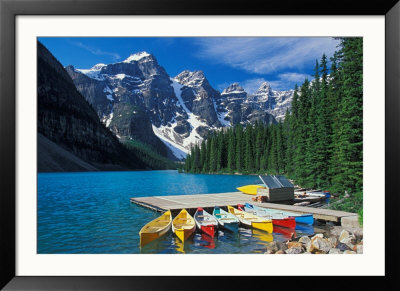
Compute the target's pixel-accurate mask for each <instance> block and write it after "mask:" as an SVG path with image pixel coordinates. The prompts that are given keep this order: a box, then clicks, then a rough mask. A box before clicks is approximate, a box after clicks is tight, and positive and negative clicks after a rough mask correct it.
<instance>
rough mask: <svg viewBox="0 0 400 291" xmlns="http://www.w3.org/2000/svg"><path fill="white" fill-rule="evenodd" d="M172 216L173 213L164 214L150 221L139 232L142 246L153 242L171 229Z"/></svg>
mask: <svg viewBox="0 0 400 291" xmlns="http://www.w3.org/2000/svg"><path fill="white" fill-rule="evenodd" d="M171 225H172V215H171V211H169V210H168V211H167V212H164V213H163V214H162V215H161V216H160V217H157V218H156V219H154V220H152V221H150V222H149V223H147V224H146V225H145V226H143V227H142V229H141V230H140V232H139V236H140V246H141V247H143V246H144V245H146V244H148V243H149V242H152V241H153V240H155V239H157V238H159V237H160V236H163V235H164V234H166V233H167V232H168V230H170V229H171Z"/></svg>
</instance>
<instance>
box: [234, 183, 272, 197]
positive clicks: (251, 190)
mask: <svg viewBox="0 0 400 291" xmlns="http://www.w3.org/2000/svg"><path fill="white" fill-rule="evenodd" d="M259 188H265V187H264V186H260V185H246V186H242V187H239V188H236V189H238V190H239V191H240V192H243V193H244V194H250V195H257V189H259Z"/></svg>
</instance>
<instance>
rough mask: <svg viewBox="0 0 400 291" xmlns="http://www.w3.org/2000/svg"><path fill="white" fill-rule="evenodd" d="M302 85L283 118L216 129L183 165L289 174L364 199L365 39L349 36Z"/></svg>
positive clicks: (201, 169)
mask: <svg viewBox="0 0 400 291" xmlns="http://www.w3.org/2000/svg"><path fill="white" fill-rule="evenodd" d="M294 89H295V94H294V96H293V101H292V106H291V110H290V111H287V112H286V117H285V119H284V121H283V122H279V123H278V124H272V125H264V124H262V123H255V124H254V125H247V126H246V127H243V126H241V125H237V126H235V127H232V128H229V129H227V130H224V131H218V132H214V133H212V134H211V135H209V136H208V138H207V140H205V141H202V143H201V144H198V145H196V146H194V147H192V149H191V153H190V154H189V155H188V157H187V159H186V162H185V164H184V167H183V169H184V170H185V171H186V172H193V173H218V172H220V173H235V172H238V173H265V172H267V173H272V174H284V175H286V176H288V177H290V178H293V179H294V180H295V181H296V183H297V184H299V185H301V186H303V187H315V188H324V189H330V190H331V191H337V192H339V193H344V191H345V190H347V191H348V192H349V193H353V194H354V197H355V203H356V204H357V203H358V204H360V203H362V194H361V193H362V187H363V174H362V170H363V159H362V157H363V40H362V38H342V39H341V42H340V45H339V47H338V50H337V51H336V52H335V54H334V56H333V57H332V58H331V59H330V62H329V63H328V59H327V57H326V56H325V55H323V56H322V58H321V60H320V61H316V63H315V69H314V78H313V80H312V81H311V82H310V81H309V80H307V79H306V80H305V81H304V83H303V84H302V85H301V86H300V87H297V86H296V87H295V88H294ZM357 193H358V194H357ZM359 206H360V205H358V206H357V205H354V207H356V208H357V207H358V208H359Z"/></svg>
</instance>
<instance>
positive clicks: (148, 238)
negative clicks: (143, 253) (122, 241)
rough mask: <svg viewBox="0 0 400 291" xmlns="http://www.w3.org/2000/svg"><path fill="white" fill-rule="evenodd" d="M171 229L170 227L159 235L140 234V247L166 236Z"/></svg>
mask: <svg viewBox="0 0 400 291" xmlns="http://www.w3.org/2000/svg"><path fill="white" fill-rule="evenodd" d="M170 229H171V225H169V227H167V228H166V229H164V230H163V231H161V232H159V233H142V234H140V246H141V247H143V246H145V245H147V244H148V243H151V242H152V241H153V240H156V239H158V238H160V237H161V236H163V235H164V234H166V233H167V232H168V231H169V230H170Z"/></svg>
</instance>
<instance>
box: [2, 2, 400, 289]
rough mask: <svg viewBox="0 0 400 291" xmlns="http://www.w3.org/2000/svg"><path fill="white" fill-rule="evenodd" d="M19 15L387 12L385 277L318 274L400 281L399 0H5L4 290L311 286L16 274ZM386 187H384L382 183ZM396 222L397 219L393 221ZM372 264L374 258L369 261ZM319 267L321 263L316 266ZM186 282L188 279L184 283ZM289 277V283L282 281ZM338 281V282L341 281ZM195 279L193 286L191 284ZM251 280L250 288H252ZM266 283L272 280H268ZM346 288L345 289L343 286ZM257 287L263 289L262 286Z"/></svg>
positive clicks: (346, 281) (303, 281)
mask: <svg viewBox="0 0 400 291" xmlns="http://www.w3.org/2000/svg"><path fill="white" fill-rule="evenodd" d="M18 15H384V16H385V65H386V67H385V74H386V80H385V193H377V195H383V194H385V219H386V225H385V249H386V255H385V273H386V275H385V276H382V277H356V278H355V277H342V278H340V279H339V278H338V279H335V280H333V282H337V283H338V284H339V285H336V284H331V283H330V282H332V280H331V279H329V278H323V277H319V280H321V281H322V282H319V284H321V283H323V282H324V283H323V284H324V285H323V286H320V287H321V288H323V289H331V288H333V289H339V290H342V289H352V290H354V288H357V289H359V287H360V286H364V288H365V286H366V285H368V284H370V283H372V281H374V283H378V284H379V285H378V286H379V289H381V290H384V289H391V288H392V287H391V286H396V285H399V284H398V283H399V280H398V272H399V270H398V265H399V263H398V261H397V260H396V259H395V256H394V255H393V254H391V252H392V251H391V250H393V252H395V251H396V242H397V240H398V231H397V229H393V224H394V223H395V224H397V223H396V220H395V219H396V212H398V211H397V205H398V202H399V198H398V197H399V195H398V193H397V191H396V190H397V189H396V186H397V185H396V180H398V172H399V171H398V170H397V166H398V165H399V164H400V163H399V153H398V152H399V148H400V143H399V140H400V130H399V124H400V120H399V113H400V112H399V108H400V102H399V99H400V97H399V96H400V85H399V84H400V59H399V52H400V40H399V36H400V31H399V28H400V21H399V20H400V3H398V0H383V1H360V0H352V1H345V0H336V1H332V0H327V1H321V0H303V1H271V0H264V1H257V0H250V1H246V2H245V3H244V2H243V1H236V0H231V1H225V0H223V1H218V2H217V1H210V0H205V1H201V2H190V1H182V0H168V1H165V0H133V1H127V0H97V1H95V0H61V1H55V0H14V1H11V0H0V39H1V48H0V49H1V52H0V78H1V79H0V94H1V95H0V171H1V174H0V181H1V183H0V186H1V188H0V193H1V194H0V223H1V226H0V233H1V236H0V246H1V247H0V253H1V257H0V265H1V270H2V271H1V276H0V287H2V288H3V287H4V286H5V285H6V284H7V283H8V284H7V286H6V287H4V290H61V289H62V290H69V289H76V290H128V289H129V290H132V289H134V290H169V289H171V290H178V289H204V290H213V289H221V288H224V289H227V288H229V287H235V286H236V288H239V287H240V286H247V287H246V288H252V287H253V286H252V285H254V286H257V285H258V286H259V287H262V286H265V288H266V289H267V288H268V289H270V290H272V289H293V288H296V289H303V288H307V289H308V288H309V287H312V286H313V284H314V283H312V282H314V279H312V282H310V281H311V280H310V278H308V277H296V278H295V279H294V280H293V281H291V282H292V283H290V279H289V278H288V279H284V280H282V279H278V280H268V284H266V283H263V281H264V282H266V281H265V280H262V278H261V280H258V281H257V280H254V279H251V280H249V281H251V282H249V283H246V284H244V280H246V278H244V277H225V278H219V277H211V278H209V279H207V280H206V281H207V282H206V283H207V286H206V287H205V286H203V285H202V284H201V282H200V281H199V280H198V279H196V278H190V277H185V278H180V280H182V281H180V282H181V283H180V284H179V285H177V284H176V279H175V278H173V277H158V278H149V277H18V276H16V275H15V267H16V264H15V259H16V252H15V251H16V249H15V243H16V239H15V235H16V232H15V225H16V224H15V223H16V221H15V215H16V209H15V207H16V203H15V199H16V196H15V194H16V192H15V191H16V177H15V171H16V164H15V163H16V150H15V147H16V134H15V128H16V127H15V126H16V122H15V117H16V116H15V115H16V112H15V109H16V107H15V102H16V100H15V48H16V44H15V20H16V16H18ZM382 189H383V187H382ZM392 222H394V223H392ZM371 264H373V262H371ZM316 267H318V266H316ZM182 282H184V284H182ZM284 282H286V283H284ZM339 282H340V283H339ZM187 284H190V285H187ZM249 284H250V285H249ZM263 284H266V285H263ZM339 286H340V287H339ZM259 287H258V288H259Z"/></svg>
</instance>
